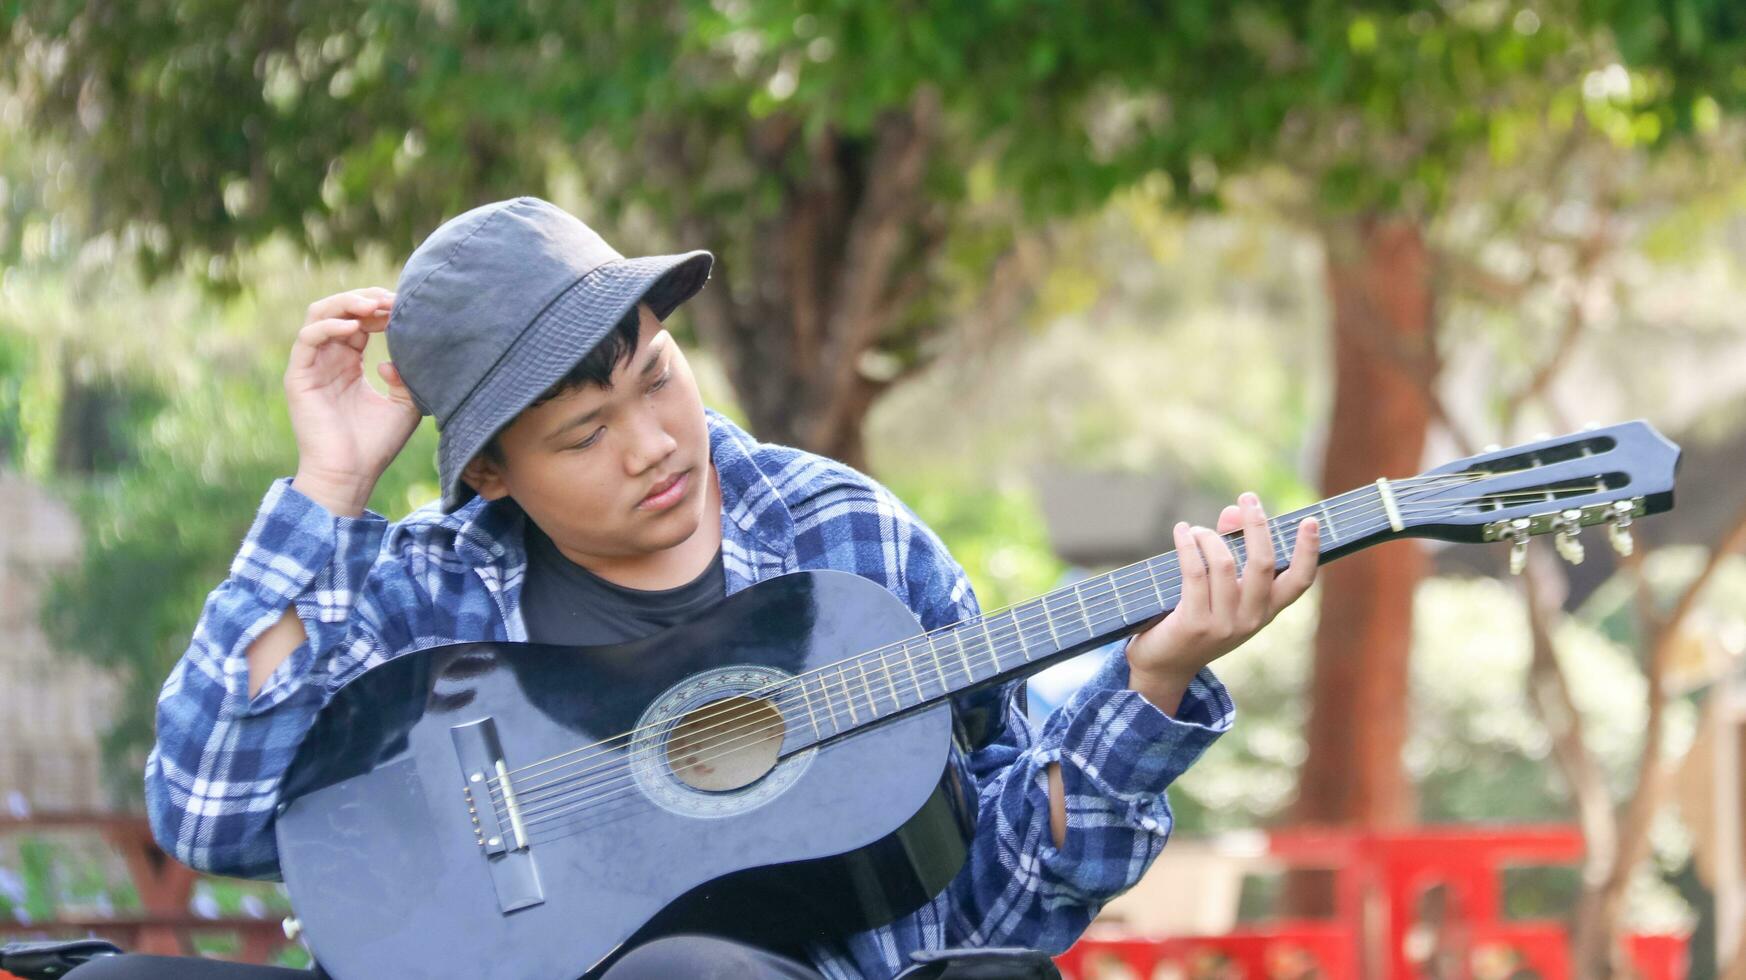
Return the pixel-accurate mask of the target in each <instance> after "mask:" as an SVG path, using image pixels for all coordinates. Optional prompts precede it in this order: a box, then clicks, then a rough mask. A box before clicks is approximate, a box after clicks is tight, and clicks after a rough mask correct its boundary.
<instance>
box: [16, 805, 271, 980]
mask: <svg viewBox="0 0 1746 980" xmlns="http://www.w3.org/2000/svg"><path fill="white" fill-rule="evenodd" d="M68 832H72V833H78V834H82V835H85V834H88V835H95V836H97V837H99V838H101V839H102V840H103V841H105V842H106V843H107V844H108V845H109V846H110V847H111V848H112V849H113V850H114V851H115V852H116V853H118V854H120V855H121V857H122V859H123V860H124V861H125V862H126V864H127V870H128V876H129V878H130V879H131V880H132V882H133V887H134V890H135V891H136V892H137V893H138V894H139V903H140V911H139V912H138V913H131V914H123V915H117V916H114V917H107V916H105V917H95V916H87V915H74V916H57V917H55V918H51V919H44V920H40V921H33V922H19V921H16V920H7V919H0V937H3V938H9V939H55V938H80V937H84V936H98V937H100V938H103V939H107V940H109V941H111V942H113V943H115V944H116V945H118V946H120V947H122V948H123V949H126V950H127V951H128V952H132V953H152V954H157V955H162V956H182V955H188V954H191V953H193V952H194V938H195V937H196V936H226V937H234V939H235V940H236V946H237V953H236V954H235V956H234V957H232V958H234V959H236V960H239V961H241V962H244V963H266V962H269V961H270V960H271V959H272V958H273V957H274V956H275V955H277V953H278V952H279V950H281V949H283V948H284V947H286V946H288V945H289V944H290V940H287V939H286V938H285V933H284V929H283V927H282V926H281V924H280V923H279V921H278V920H275V919H252V918H246V917H241V916H225V917H219V918H203V917H200V916H196V915H194V914H192V913H191V912H189V910H188V901H189V899H190V898H191V897H193V894H194V886H195V884H196V883H197V882H198V881H199V880H200V875H199V874H198V873H197V872H195V871H193V870H191V869H190V868H188V867H187V866H185V865H183V864H181V863H180V862H178V861H176V860H175V859H174V858H172V857H170V856H169V855H168V854H165V853H164V851H163V849H161V848H159V847H158V845H157V842H156V841H154V840H152V834H151V828H150V827H149V826H148V825H147V824H146V821H145V818H143V817H137V816H130V815H123V814H108V813H46V814H38V815H32V816H28V817H0V834H39V833H54V834H61V833H68ZM4 976H5V974H3V973H0V977H4Z"/></svg>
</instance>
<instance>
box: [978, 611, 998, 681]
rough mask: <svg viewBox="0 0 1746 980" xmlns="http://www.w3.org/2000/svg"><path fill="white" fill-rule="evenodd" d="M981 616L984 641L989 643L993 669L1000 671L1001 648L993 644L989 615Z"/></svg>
mask: <svg viewBox="0 0 1746 980" xmlns="http://www.w3.org/2000/svg"><path fill="white" fill-rule="evenodd" d="M980 618H981V627H983V643H986V645H988V657H990V659H992V660H993V669H995V673H1000V650H997V648H995V645H993V634H992V632H988V617H980Z"/></svg>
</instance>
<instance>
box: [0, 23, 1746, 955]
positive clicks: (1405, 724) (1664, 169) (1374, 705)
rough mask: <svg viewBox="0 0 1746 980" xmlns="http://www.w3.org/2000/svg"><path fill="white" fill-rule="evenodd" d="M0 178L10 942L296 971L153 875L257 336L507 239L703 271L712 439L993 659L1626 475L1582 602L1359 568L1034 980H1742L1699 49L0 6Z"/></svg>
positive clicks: (1734, 484)
mask: <svg viewBox="0 0 1746 980" xmlns="http://www.w3.org/2000/svg"><path fill="white" fill-rule="evenodd" d="M0 134H4V135H0V490H3V491H4V492H0V803H3V804H4V812H0V934H4V935H10V936H28V935H36V934H62V933H68V934H80V933H83V932H84V931H87V930H94V931H96V932H98V933H99V934H105V935H110V936H112V937H117V936H118V937H121V938H122V939H123V940H124V941H125V942H127V943H128V944H129V945H132V946H133V947H135V948H152V949H159V950H174V949H180V950H184V951H191V950H195V949H198V950H201V951H205V952H209V953H214V954H217V955H227V956H241V957H245V958H251V959H262V958H268V957H272V958H276V959H277V960H279V961H282V962H300V961H302V960H301V959H300V957H302V951H301V950H300V949H299V948H297V947H296V946H295V945H294V944H287V943H286V942H285V941H284V940H283V937H281V936H279V925H278V919H279V917H280V916H282V915H284V914H285V913H286V911H287V909H288V906H287V905H286V904H285V901H284V899H283V897H282V895H281V894H280V893H279V892H278V890H277V889H276V888H274V887H273V886H271V885H265V884H255V883H241V882H235V881H226V880H219V879H206V878H200V877H197V876H194V875H192V874H187V873H184V872H182V871H181V870H180V869H179V868H177V867H176V866H175V865H174V864H173V863H167V862H166V860H165V859H164V858H163V857H162V855H161V853H159V852H156V851H155V849H154V848H153V847H152V846H151V844H150V842H149V839H148V838H147V837H145V836H143V834H142V831H141V825H140V823H139V821H138V819H137V816H136V815H137V814H138V813H139V812H140V794H141V786H140V784H141V768H142V762H143V758H144V754H145V752H146V750H147V749H148V748H149V746H150V744H151V738H152V716H153V706H154V701H155V698H156V695H157V691H158V687H159V685H160V684H161V683H162V680H163V678H164V677H165V675H166V674H167V673H168V671H169V669H170V666H171V664H173V663H174V662H175V660H176V658H177V657H179V656H180V654H181V652H182V651H183V650H184V649H185V648H186V645H187V642H188V638H189V634H190V631H191V629H192V626H193V624H194V621H195V619H196V617H197V615H198V612H199V609H200V607H201V604H202V602H203V600H204V598H205V596H206V594H207V592H208V591H209V590H210V589H212V588H213V587H214V586H215V585H217V583H218V582H219V581H221V580H222V578H223V577H224V575H225V572H226V568H227V565H228V563H229V560H230V558H231V557H232V555H233V554H234V553H235V549H236V547H237V545H238V543H239V542H240V540H241V537H242V534H243V532H244V531H245V530H246V528H247V526H248V524H249V521H250V518H251V516H252V514H253V513H254V510H255V507H256V505H257V504H258V502H259V500H260V497H261V495H262V493H263V492H264V491H265V489H266V487H267V485H268V483H269V482H270V481H272V480H273V479H274V478H276V477H278V476H283V475H289V474H290V473H291V472H292V471H293V470H294V468H295V465H296V450H295V446H294V444H293V442H292V438H291V433H290V427H289V422H288V419H287V417H286V413H285V410H284V399H283V391H282V388H281V386H280V374H281V372H282V371H283V369H284V364H285V358H286V355H287V352H288V350H289V346H290V342H291V340H292V338H293V336H294V334H295V332H296V330H297V328H298V327H299V326H300V325H301V323H302V316H303V311H304V308H305V307H306V306H307V305H308V304H309V303H310V302H311V301H313V300H314V299H317V298H319V297H321V296H324V295H327V294H329V293H332V292H335V291H338V290H341V289H345V288H351V287H356V286H362V285H371V284H376V285H384V286H392V285H393V283H394V280H395V278H396V276H397V274H398V271H399V267H400V264H401V262H402V261H404V259H405V257H406V255H407V254H408V253H409V252H410V251H411V249H412V248H413V247H414V246H415V245H416V244H417V243H418V242H419V241H420V240H421V239H422V237H423V236H424V235H425V234H427V233H428V232H429V231H431V230H432V229H434V228H435V227H436V226H437V225H438V224H439V223H441V221H442V220H443V219H445V218H447V217H449V216H452V215H454V214H457V213H459V212H461V211H463V210H465V209H467V208H470V207H472V206H475V205H477V204H480V203H484V202H486V201H490V200H495V199H499V198H503V197H509V196H514V195H518V194H536V195H540V196H544V197H547V198H550V199H552V200H554V201H556V202H557V203H559V204H561V205H563V206H564V207H566V208H568V209H570V210H572V211H573V212H575V213H576V214H578V215H580V216H582V217H583V218H584V219H585V220H586V221H588V222H589V223H590V224H592V225H594V226H595V227H596V228H597V229H599V230H601V231H602V233H603V234H605V236H606V237H607V239H608V240H609V241H611V242H613V243H614V244H615V245H616V246H617V247H618V248H619V249H621V250H622V251H624V252H625V253H626V254H639V253H654V252H665V251H676V250H680V249H686V248H708V249H711V250H713V251H715V252H716V254H717V256H718V266H717V271H716V274H715V277H714V279H713V280H712V281H711V283H710V285H709V286H708V288H707V289H705V290H704V292H703V293H702V294H700V295H699V296H698V297H697V298H695V299H694V300H692V301H691V302H690V303H689V304H688V305H687V306H686V307H684V308H683V309H682V310H681V311H680V313H679V314H678V315H677V316H676V317H675V318H674V320H673V322H672V325H673V326H674V327H675V329H676V331H677V332H679V334H680V336H681V337H682V339H684V340H686V341H687V342H688V343H689V345H690V349H691V351H692V352H693V353H692V357H693V363H694V365H696V366H697V367H698V371H699V375H700V378H701V381H702V383H703V385H704V394H705V399H706V401H707V403H709V404H711V405H712V406H714V407H716V408H719V409H721V410H723V411H725V412H727V413H728V414H729V415H731V416H732V417H734V418H735V419H736V420H738V421H739V422H741V423H742V424H743V425H745V426H746V427H747V428H749V429H750V430H751V431H752V432H753V433H755V434H756V435H758V436H759V437H761V438H763V439H766V440H769V441H777V442H785V443H790V444H793V445H799V446H803V447H805V448H808V449H811V450H814V451H817V452H821V453H825V454H829V455H832V456H836V457H838V458H841V459H843V460H846V461H848V462H850V463H852V464H854V465H856V466H859V467H862V468H864V469H866V470H867V471H868V472H870V473H872V474H873V475H875V476H876V477H877V478H879V479H880V480H882V481H884V482H885V483H886V484H888V485H889V486H890V487H892V488H893V489H894V490H895V491H896V492H897V493H898V494H899V495H900V496H901V497H902V498H903V499H904V500H906V501H907V502H908V503H909V504H910V505H911V506H912V507H913V508H914V509H915V510H916V511H917V512H918V513H919V514H920V515H921V516H922V517H923V518H924V519H925V520H926V521H927V522H928V523H930V524H931V525H932V526H933V527H934V528H935V529H936V530H937V531H938V532H939V533H940V534H941V535H942V537H944V539H945V540H946V542H947V544H948V545H949V546H950V547H951V549H952V551H953V553H954V554H955V555H956V557H957V558H958V559H959V561H960V562H962V563H963V565H964V566H965V567H966V569H967V570H968V571H969V574H970V577H971V579H972V580H973V582H974V584H975V586H976V589H977V592H978V594H979V595H980V597H981V600H982V604H983V606H984V607H985V608H993V607H998V606H1001V605H1004V604H1006V603H1009V602H1013V601H1017V600H1020V599H1024V598H1028V597H1030V596H1032V595H1034V594H1036V593H1039V592H1042V591H1045V590H1047V589H1049V588H1052V587H1054V586H1056V585H1058V584H1060V583H1061V582H1063V581H1066V580H1068V579H1070V578H1071V577H1073V576H1077V575H1083V574H1087V573H1091V572H1098V571H1103V570H1106V569H1108V568H1111V567H1114V566H1117V565H1121V564H1125V563H1128V562H1132V561H1135V560H1138V559H1141V558H1144V557H1147V556H1149V555H1152V554H1155V553H1158V552H1162V551H1165V550H1168V549H1169V548H1170V544H1169V534H1168V529H1169V527H1170V525H1171V523H1172V522H1173V521H1175V520H1178V519H1183V520H1190V521H1195V522H1199V523H1211V522H1212V521H1213V520H1214V519H1215V518H1216V516H1217V511H1218V508H1219V506H1221V505H1222V504H1223V503H1225V502H1228V501H1230V500H1231V499H1233V498H1234V497H1235V495H1236V494H1237V493H1238V492H1240V491H1242V490H1245V489H1252V490H1256V491H1258V492H1259V493H1260V494H1261V495H1262V497H1263V499H1264V500H1265V501H1266V502H1267V503H1268V504H1269V505H1270V509H1271V510H1272V511H1273V512H1275V513H1278V512H1282V511H1284V510H1286V509H1288V508H1291V507H1297V506H1303V505H1306V504H1308V503H1310V502H1312V501H1314V500H1316V499H1318V498H1320V497H1323V496H1325V495H1330V494H1333V493H1337V492H1340V491H1343V490H1346V489H1350V488H1352V487H1355V486H1359V485H1362V484H1365V483H1368V482H1370V481H1373V480H1374V479H1375V478H1377V477H1378V476H1387V477H1391V478H1394V477H1404V476H1409V475H1411V474H1413V473H1416V472H1419V471H1421V470H1423V469H1425V468H1428V467H1429V466H1432V465H1436V464H1438V463H1442V462H1444V461H1446V460H1449V459H1452V458H1455V457H1457V456H1460V455H1464V454H1468V453H1472V452H1476V451H1478V450H1479V448H1480V447H1481V446H1484V445H1486V444H1492V443H1498V444H1504V445H1508V444H1511V443H1514V442H1519V441H1523V440H1525V439H1527V438H1530V437H1532V436H1534V435H1536V434H1537V433H1541V432H1567V431H1572V430H1576V429H1579V428H1581V427H1582V426H1583V425H1584V424H1586V423H1589V422H1603V423H1610V422H1614V421H1621V420H1625V419H1632V418H1645V419H1648V420H1649V421H1650V422H1652V423H1653V424H1654V425H1655V426H1657V427H1658V428H1659V429H1660V430H1661V431H1662V432H1663V433H1665V434H1667V435H1668V436H1669V437H1670V438H1672V439H1674V440H1675V441H1678V442H1679V443H1681V445H1682V446H1683V448H1684V459H1683V468H1682V470H1681V480H1680V485H1679V492H1678V503H1677V507H1676V509H1675V510H1674V511H1673V512H1671V513H1669V514H1666V515H1664V516H1660V517H1656V518H1652V519H1650V520H1647V521H1644V522H1642V523H1640V524H1639V525H1638V526H1637V527H1636V528H1635V529H1634V530H1635V531H1636V532H1637V537H1636V545H1637V546H1636V549H1635V551H1634V552H1633V554H1632V555H1631V556H1630V557H1629V558H1620V557H1619V556H1617V555H1615V554H1614V553H1613V552H1612V550H1611V549H1609V548H1607V547H1605V539H1604V536H1603V535H1599V534H1594V533H1591V534H1590V535H1589V536H1588V544H1589V547H1588V549H1587V551H1588V559H1587V561H1585V562H1584V563H1582V564H1580V565H1571V564H1567V563H1565V562H1562V561H1559V560H1557V559H1556V558H1555V557H1553V555H1552V549H1551V548H1549V547H1543V545H1544V544H1545V542H1537V543H1536V545H1535V548H1534V549H1533V551H1534V553H1533V555H1532V556H1531V558H1532V560H1531V561H1529V563H1528V567H1527V568H1526V570H1525V574H1523V575H1522V576H1520V577H1511V576H1510V575H1509V574H1508V573H1507V571H1506V567H1505V566H1506V560H1505V553H1506V551H1507V549H1506V548H1504V547H1502V546H1495V547H1486V548H1481V547H1476V546H1466V545H1464V546H1441V545H1435V544H1427V543H1420V542H1400V543H1393V544H1389V545H1385V546H1382V547H1378V548H1375V549H1372V550H1370V551H1366V552H1364V553H1361V554H1359V555H1357V556H1354V557H1351V558H1348V559H1345V560H1343V561H1341V562H1340V563H1338V564H1337V565H1334V566H1331V567H1330V568H1329V570H1328V572H1327V573H1326V574H1325V575H1324V576H1323V578H1322V581H1321V582H1320V583H1319V584H1318V586H1317V588H1316V590H1315V591H1314V592H1312V593H1311V595H1310V597H1309V598H1308V599H1306V601H1304V602H1301V603H1299V604H1298V605H1296V606H1294V607H1293V608H1291V609H1290V610H1289V611H1288V612H1287V613H1286V614H1285V615H1283V616H1282V617H1281V618H1280V619H1279V620H1278V621H1277V622H1276V623H1275V624H1274V625H1272V626H1271V627H1269V628H1268V630H1267V631H1266V632H1264V633H1263V634H1262V635H1261V636H1259V637H1258V638H1257V639H1256V640H1254V641H1252V642H1251V643H1249V644H1248V645H1246V646H1245V647H1244V648H1242V649H1241V650H1239V651H1238V652H1236V653H1234V654H1231V655H1230V656H1228V657H1227V658H1225V659H1224V660H1223V661H1221V663H1220V665H1219V667H1218V670H1219V673H1220V674H1221V676H1222V677H1223V678H1224V680H1225V682H1226V683H1227V684H1228V685H1229V686H1230V688H1231V690H1232V692H1233V694H1234V695H1235V697H1236V699H1237V702H1238V706H1239V711H1240V719H1239V722H1238V724H1237V726H1236V728H1235V729H1234V730H1233V731H1232V732H1231V733H1230V734H1229V735H1227V736H1226V737H1225V738H1224V739H1222V740H1221V741H1220V742H1219V743H1218V744H1217V745H1216V747H1215V748H1214V749H1213V750H1212V751H1211V752H1210V753H1208V755H1207V756H1206V757H1205V758H1204V759H1203V760H1202V761H1201V762H1200V763H1199V764H1198V765H1197V766H1196V767H1195V768H1194V769H1193V770H1192V771H1191V772H1190V773H1189V774H1188V775H1187V776H1186V777H1185V778H1184V779H1183V780H1182V781H1181V782H1180V783H1178V784H1177V785H1176V787H1175V788H1174V789H1173V790H1172V792H1171V801H1172V803H1173V806H1174V808H1175V813H1176V817H1177V821H1178V823H1177V831H1176V838H1175V840H1174V841H1173V843H1172V844H1171V846H1170V847H1169V848H1168V849H1167V851H1166V856H1165V858H1164V859H1162V860H1161V862H1160V864H1159V865H1158V867H1157V868H1156V869H1155V870H1154V872H1153V873H1152V874H1151V875H1150V876H1149V877H1148V879H1147V880H1146V881H1145V882H1143V883H1142V885H1141V887H1140V888H1139V889H1136V891H1135V892H1134V893H1132V894H1131V895H1130V896H1127V897H1126V898H1124V899H1123V900H1121V901H1118V903H1116V905H1115V906H1112V908H1111V909H1110V910H1109V912H1108V913H1106V916H1105V918H1104V920H1102V921H1100V923H1099V924H1098V925H1097V927H1096V928H1095V929H1094V931H1093V933H1091V934H1090V935H1089V936H1088V939H1087V940H1086V941H1085V942H1082V943H1081V944H1080V947H1079V948H1076V950H1075V951H1074V953H1072V954H1070V957H1069V958H1068V959H1064V960H1063V964H1064V966H1065V967H1066V968H1067V969H1068V971H1069V973H1070V974H1071V975H1076V976H1084V977H1091V976H1108V977H1130V976H1131V977H1139V976H1180V977H1220V978H1230V977H1246V976H1248V977H1307V976H1314V975H1318V974H1319V975H1321V976H1327V977H1341V976H1370V977H1383V976H1389V977H1394V976H1436V977H1467V976H1471V977H1528V976H1543V977H1554V976H1584V977H1610V976H1631V975H1641V976H1669V977H1671V976H1691V977H1715V976H1732V977H1741V976H1746V962H1743V959H1742V954H1741V952H1740V949H1741V939H1742V935H1743V932H1746V869H1743V866H1742V851H1743V849H1746V834H1743V832H1742V820H1741V813H1742V808H1743V805H1746V791H1743V788H1742V779H1741V768H1742V762H1741V760H1742V757H1743V755H1742V754H1743V753H1746V659H1743V654H1746V602H1743V600H1746V561H1743V560H1742V558H1741V555H1740V553H1741V550H1742V545H1743V544H1746V491H1743V490H1742V480H1743V479H1746V412H1743V411H1742V409H1743V408H1746V330H1743V329H1742V326H1741V323H1740V320H1741V312H1740V311H1741V310H1742V309H1746V275H1743V271H1746V159H1743V157H1742V153H1741V149H1742V143H1743V137H1746V6H1742V5H1740V4H1739V3H1738V2H1737V0H1545V2H1518V0H1444V2H1441V3H1432V2H1424V3H1418V2H1404V0H1403V2H1379V0H1364V2H1349V3H1325V2H1303V0H1282V2H1274V0H1240V2H1217V3H1215V2H1208V0H1177V2H1175V3H1171V4H1152V3H1137V2H1123V3H1103V4H1076V3H1061V2H1048V0H989V2H985V3H977V4H916V3H859V2H853V0H833V2H820V0H774V2H768V0H712V2H694V0H647V2H635V3H632V2H619V3H604V2H596V0H578V2H571V3H551V2H544V0H528V2H524V3H504V2H491V0H396V2H363V3H357V2H338V0H298V2H294V3H285V2H280V3H253V2H241V0H233V2H217V3H215V2H199V0H137V2H133V3H127V4H92V3H81V2H72V0H12V2H8V3H4V4H0ZM371 356H372V357H380V356H382V351H381V350H380V348H379V347H373V348H372V351H371ZM368 376H369V374H368V373H366V377H368ZM435 444H436V440H435V434H434V431H433V429H432V428H431V426H430V424H429V423H428V422H427V423H426V425H425V427H424V428H422V429H421V430H420V431H419V432H418V433H417V434H416V435H415V436H414V438H413V441H412V442H411V443H410V444H409V445H408V447H407V449H406V450H405V451H404V452H403V453H402V454H401V457H400V458H399V460H398V461H397V462H396V463H395V464H394V466H393V468H392V469H390V470H389V472H388V473H387V475H386V476H385V477H384V478H383V480H382V481H381V483H380V485H379V486H378V488H377V491H376V496H375V498H374V500H373V501H372V506H373V507H374V508H375V509H377V510H378V511H381V512H383V513H386V514H388V515H389V516H390V517H399V516H401V515H403V514H405V513H406V512H408V511H409V510H411V509H412V508H414V507H416V506H419V505H421V504H423V503H425V502H427V501H429V500H431V499H433V498H434V497H435V496H436V482H435V481H436V473H435V467H434V464H433V454H434V450H435ZM1073 677H1074V674H1073V670H1072V667H1071V665H1069V666H1068V667H1065V668H1062V669H1061V671H1059V672H1057V673H1056V674H1054V675H1053V676H1052V677H1045V678H1042V679H1041V680H1040V681H1039V682H1038V685H1037V687H1036V690H1035V692H1034V698H1035V699H1036V700H1037V701H1038V702H1039V703H1048V702H1049V701H1051V700H1059V699H1060V697H1062V696H1064V694H1063V692H1064V691H1066V690H1069V689H1070V687H1071V684H1072V683H1073ZM1730 964H1731V965H1730Z"/></svg>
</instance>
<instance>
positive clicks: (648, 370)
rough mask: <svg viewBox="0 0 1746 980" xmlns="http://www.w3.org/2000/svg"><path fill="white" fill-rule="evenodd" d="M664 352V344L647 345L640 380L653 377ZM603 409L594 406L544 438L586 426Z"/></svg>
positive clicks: (639, 373)
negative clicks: (647, 351) (646, 355)
mask: <svg viewBox="0 0 1746 980" xmlns="http://www.w3.org/2000/svg"><path fill="white" fill-rule="evenodd" d="M666 350H667V345H666V344H664V343H659V342H657V343H653V344H650V345H649V356H648V357H646V358H644V359H643V367H642V370H641V371H638V372H637V374H638V376H639V377H642V378H647V377H649V376H650V375H653V374H654V373H655V368H656V367H657V366H659V365H660V362H661V354H662V353H664V352H665V351H666ZM605 407H606V406H605V405H596V406H595V407H594V408H591V409H589V410H588V411H586V412H583V413H582V414H581V415H578V416H576V417H575V418H573V419H571V420H570V421H568V422H565V423H564V424H563V425H560V426H558V427H557V428H556V429H553V430H552V431H551V434H550V435H548V436H546V439H547V441H550V440H553V439H556V438H558V437H559V436H561V435H563V434H564V433H566V432H569V431H570V430H571V429H574V428H576V427H578V426H583V425H587V424H588V423H589V422H592V421H594V417H595V416H596V415H599V414H600V410H601V409H603V408H605Z"/></svg>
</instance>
